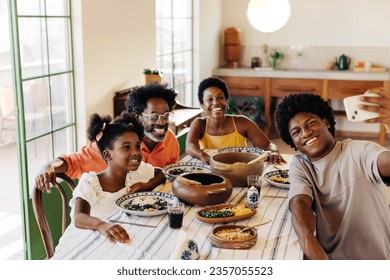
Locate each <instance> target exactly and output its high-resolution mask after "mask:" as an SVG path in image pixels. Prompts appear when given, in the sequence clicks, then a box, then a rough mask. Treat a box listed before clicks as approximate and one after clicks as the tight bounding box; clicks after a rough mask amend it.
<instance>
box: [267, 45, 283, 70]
mask: <svg viewBox="0 0 390 280" xmlns="http://www.w3.org/2000/svg"><path fill="white" fill-rule="evenodd" d="M269 56H270V57H271V58H272V68H276V67H277V66H278V60H281V59H283V57H284V54H283V53H282V52H280V51H278V50H276V49H273V50H271V52H270V54H269Z"/></svg>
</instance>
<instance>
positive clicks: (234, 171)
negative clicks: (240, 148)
mask: <svg viewBox="0 0 390 280" xmlns="http://www.w3.org/2000/svg"><path fill="white" fill-rule="evenodd" d="M258 157H260V155H259V154H258V153H250V152H245V153H242V152H225V153H218V154H215V155H213V156H212V157H211V159H210V167H211V172H212V173H213V174H218V175H221V176H225V177H227V178H229V179H230V181H231V182H232V184H233V187H241V188H242V187H246V186H247V180H246V177H247V176H248V175H261V174H262V173H263V168H264V162H263V161H262V160H259V161H256V162H254V163H249V162H250V161H252V160H254V159H257V158H258Z"/></svg>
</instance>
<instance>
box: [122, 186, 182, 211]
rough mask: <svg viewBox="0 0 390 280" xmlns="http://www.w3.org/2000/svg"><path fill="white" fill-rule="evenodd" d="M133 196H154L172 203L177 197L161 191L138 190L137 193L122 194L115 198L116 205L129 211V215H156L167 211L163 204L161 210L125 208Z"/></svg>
mask: <svg viewBox="0 0 390 280" xmlns="http://www.w3.org/2000/svg"><path fill="white" fill-rule="evenodd" d="M134 198H155V199H161V200H164V201H166V203H167V204H171V203H173V201H175V200H176V199H177V198H176V197H175V196H174V195H172V194H169V193H162V192H139V193H133V194H128V195H124V196H122V197H120V198H118V199H117V200H116V206H117V207H119V208H120V209H121V210H123V211H125V212H126V213H129V214H131V215H135V216H147V217H149V216H158V215H162V214H165V213H167V211H168V210H167V207H166V206H165V207H164V209H162V210H157V209H156V211H137V210H130V209H127V208H126V205H127V204H129V203H131V201H132V200H133V199H134Z"/></svg>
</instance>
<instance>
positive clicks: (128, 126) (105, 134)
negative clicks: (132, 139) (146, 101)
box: [87, 112, 144, 156]
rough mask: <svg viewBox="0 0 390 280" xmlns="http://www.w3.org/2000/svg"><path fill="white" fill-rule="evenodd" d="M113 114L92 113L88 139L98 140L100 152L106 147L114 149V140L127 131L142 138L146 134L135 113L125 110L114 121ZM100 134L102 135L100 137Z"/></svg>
mask: <svg viewBox="0 0 390 280" xmlns="http://www.w3.org/2000/svg"><path fill="white" fill-rule="evenodd" d="M111 121H112V117H111V116H108V115H106V116H100V115H98V114H92V115H91V117H90V120H89V127H88V130H87V135H88V139H89V140H90V141H96V142H97V146H98V148H99V151H100V153H101V154H102V156H103V151H104V150H106V149H109V150H112V149H113V144H114V142H115V141H116V140H117V139H118V137H120V136H121V135H123V134H124V133H126V132H134V133H135V134H137V136H138V138H139V139H140V140H141V139H142V138H143V136H144V129H143V126H142V125H141V124H140V123H139V122H138V121H137V120H136V118H135V117H134V115H133V114H130V113H127V112H123V113H122V114H121V115H120V116H119V117H117V118H116V119H115V120H114V121H113V122H111ZM99 136H100V137H99Z"/></svg>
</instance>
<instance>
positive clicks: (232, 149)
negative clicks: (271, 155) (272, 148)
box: [218, 146, 264, 155]
mask: <svg viewBox="0 0 390 280" xmlns="http://www.w3.org/2000/svg"><path fill="white" fill-rule="evenodd" d="M226 152H247V153H258V154H260V155H262V154H264V150H263V149H260V148H257V147H245V146H235V147H228V148H223V149H219V150H218V153H226Z"/></svg>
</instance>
